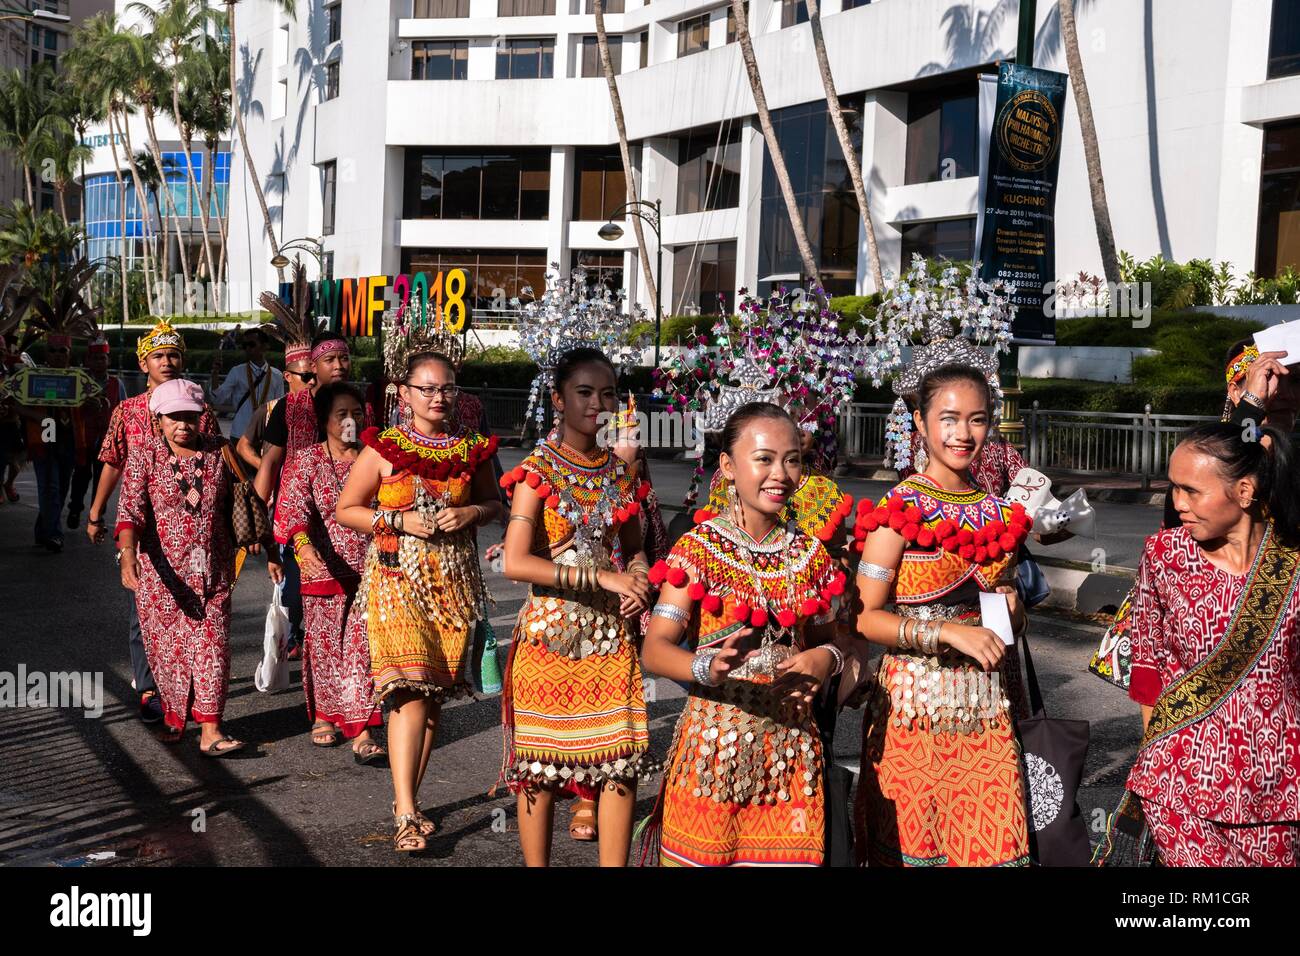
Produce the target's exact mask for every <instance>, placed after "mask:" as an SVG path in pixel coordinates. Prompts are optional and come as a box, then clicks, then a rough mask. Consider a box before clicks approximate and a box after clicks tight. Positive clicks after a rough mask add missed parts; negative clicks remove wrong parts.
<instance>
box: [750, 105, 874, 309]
mask: <svg viewBox="0 0 1300 956" xmlns="http://www.w3.org/2000/svg"><path fill="white" fill-rule="evenodd" d="M841 106H842V108H843V109H844V118H845V121H846V122H847V123H848V125H849V135H850V138H851V139H852V141H853V142H854V144H855V146H857V147H858V148H860V144H861V142H862V100H861V99H860V98H858V97H843V98H842V99H841ZM772 125H773V127H774V129H775V131H776V136H777V140H778V141H779V142H780V144H781V149H782V152H783V153H784V155H785V162H786V166H787V168H788V170H789V173H790V181H791V184H792V185H793V186H794V190H795V200H796V202H797V204H798V206H799V209H800V212H801V214H802V219H803V224H804V228H805V229H806V230H807V233H808V241H809V244H810V245H811V246H812V250H813V255H814V257H815V258H816V260H817V266H818V269H819V271H820V272H821V276H822V283H823V285H824V286H825V288H826V291H827V292H829V293H830V294H831V295H846V294H852V293H853V291H854V289H855V288H856V284H857V264H858V228H859V224H860V217H859V214H858V205H857V199H856V197H855V196H854V194H853V185H852V182H851V181H850V179H849V174H848V164H847V163H846V162H845V160H844V154H843V153H842V152H841V150H840V144H839V138H838V137H837V136H836V135H835V129H834V127H833V126H832V125H831V123H830V117H829V115H828V114H827V112H826V106H825V104H824V103H807V104H803V105H801V106H791V107H788V108H786V109H781V110H776V111H774V112H773V113H772ZM802 272H803V261H802V259H801V257H800V256H799V251H798V247H797V246H796V245H795V240H794V230H793V229H792V228H791V226H790V219H789V214H788V213H787V211H786V206H785V200H784V197H783V196H782V195H781V190H780V187H779V186H778V184H777V182H776V171H775V170H774V169H773V168H772V163H771V160H770V159H769V158H768V157H767V155H766V151H765V155H764V159H763V189H762V200H761V205H760V209H759V250H758V278H759V279H760V282H759V285H758V287H757V289H756V291H757V292H758V294H760V295H765V294H767V293H768V292H769V291H771V290H770V285H772V284H774V283H771V282H764V281H761V280H763V279H765V278H766V277H770V276H778V275H780V276H788V275H799V274H801V273H802Z"/></svg>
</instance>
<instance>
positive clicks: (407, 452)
mask: <svg viewBox="0 0 1300 956" xmlns="http://www.w3.org/2000/svg"><path fill="white" fill-rule="evenodd" d="M478 438H479V436H476V435H473V434H469V435H466V437H465V440H464V441H463V442H461V443H459V444H457V445H452V446H450V447H449V448H448V449H447V451H448V453H449V454H447V456H446V457H443V458H441V460H440V459H439V458H438V457H436V456H435V455H434V454H433V452H432V450H430V453H429V454H421V451H420V448H419V446H418V445H416V444H415V443H413V442H411V440H410V439H409V438H407V437H406V436H405V435H403V434H402V433H401V431H400V430H399V429H397V428H386V429H384V430H383V431H380V429H378V428H376V427H375V426H371V427H370V428H367V429H366V430H365V431H363V432H362V433H361V441H362V443H363V444H365V445H367V446H369V447H370V448H373V449H374V450H375V451H377V452H379V454H380V455H381V456H382V457H383V458H384V460H385V461H387V462H388V463H389V464H391V465H392V466H393V471H394V472H399V471H409V472H411V473H412V474H415V475H419V476H420V477H421V478H425V479H430V480H434V481H449V480H451V479H452V478H459V479H461V480H464V481H468V480H469V479H470V478H472V477H473V475H474V472H475V471H477V470H478V466H479V465H481V464H482V463H483V462H485V461H487V460H488V459H489V458H491V457H492V456H493V455H495V454H496V451H497V446H498V444H499V442H500V439H498V438H497V436H496V435H491V436H489V437H488V438H486V439H484V440H481V441H480V440H477V439H478Z"/></svg>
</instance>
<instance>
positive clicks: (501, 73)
mask: <svg viewBox="0 0 1300 956" xmlns="http://www.w3.org/2000/svg"><path fill="white" fill-rule="evenodd" d="M554 69H555V38H554V37H545V38H543V39H530V40H506V41H505V42H504V43H502V44H501V45H500V46H498V47H497V79H498V80H549V79H550V78H551V76H552V75H553V74H554Z"/></svg>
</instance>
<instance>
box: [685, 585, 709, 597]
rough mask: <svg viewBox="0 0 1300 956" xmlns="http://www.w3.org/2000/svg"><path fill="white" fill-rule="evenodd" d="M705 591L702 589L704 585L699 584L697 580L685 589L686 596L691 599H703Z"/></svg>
mask: <svg viewBox="0 0 1300 956" xmlns="http://www.w3.org/2000/svg"><path fill="white" fill-rule="evenodd" d="M705 593H706V592H705V590H704V585H703V584H701V583H700V582H699V581H696V582H695V583H694V584H692V585H691V586H690V587H688V588H687V589H686V596H687V597H688V598H690V599H691V600H692V601H702V600H704V595H705Z"/></svg>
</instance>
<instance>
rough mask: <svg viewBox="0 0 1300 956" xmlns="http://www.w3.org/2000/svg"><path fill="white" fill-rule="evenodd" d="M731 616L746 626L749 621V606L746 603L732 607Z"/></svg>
mask: <svg viewBox="0 0 1300 956" xmlns="http://www.w3.org/2000/svg"><path fill="white" fill-rule="evenodd" d="M731 616H732V617H734V618H735V619H736V620H737V621H739V622H740V623H741V624H744V623H745V622H746V621H748V620H749V605H748V604H746V603H745V602H744V601H741V602H740V603H738V604H734V605H732V608H731Z"/></svg>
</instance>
